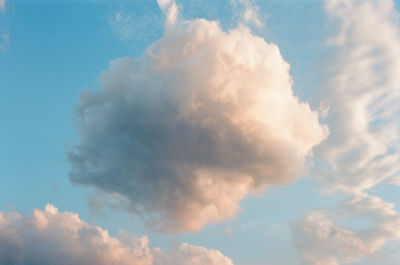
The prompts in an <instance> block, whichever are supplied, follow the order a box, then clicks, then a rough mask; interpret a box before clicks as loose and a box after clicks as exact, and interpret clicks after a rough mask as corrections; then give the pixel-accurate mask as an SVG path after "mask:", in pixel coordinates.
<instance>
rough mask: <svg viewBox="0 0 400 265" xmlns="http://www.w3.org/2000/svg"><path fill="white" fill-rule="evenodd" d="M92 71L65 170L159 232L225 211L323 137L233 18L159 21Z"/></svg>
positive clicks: (195, 225) (298, 166)
mask: <svg viewBox="0 0 400 265" xmlns="http://www.w3.org/2000/svg"><path fill="white" fill-rule="evenodd" d="M172 7H176V5H172ZM172 7H171V8H172ZM169 12H172V11H171V9H170V10H169ZM100 80H101V82H102V87H101V90H100V91H97V92H94V93H93V92H89V91H85V92H83V93H82V95H81V97H80V105H79V107H78V109H77V115H76V127H77V130H78V135H79V140H78V142H77V144H76V145H75V147H74V148H73V150H71V151H70V152H69V160H70V162H71V166H72V168H71V172H70V178H71V180H72V182H74V183H77V184H81V185H89V186H94V187H97V188H99V189H100V190H102V191H104V192H107V193H109V194H114V195H117V196H119V197H120V198H121V200H124V201H126V202H127V204H126V205H125V206H124V207H125V208H128V209H129V210H131V211H134V212H136V213H140V214H142V215H144V216H146V217H147V218H148V220H149V224H151V226H152V227H153V228H155V229H158V230H161V231H163V232H184V231H196V230H199V229H201V228H202V227H203V226H204V225H206V224H208V223H210V222H219V221H223V220H226V219H230V218H234V217H235V216H236V214H237V212H238V210H239V209H240V206H239V201H240V200H242V199H243V198H245V197H246V196H248V195H249V194H253V193H257V192H260V191H263V189H264V188H265V187H266V186H269V185H284V184H288V183H291V182H293V181H295V180H296V179H297V177H298V176H299V175H301V174H303V172H304V171H303V166H304V163H305V161H306V159H307V157H310V156H312V148H313V147H314V146H315V145H317V144H319V143H320V142H321V141H322V140H323V139H324V138H325V137H326V135H327V129H326V128H325V127H324V126H322V125H320V124H319V121H318V113H317V112H315V111H312V110H311V108H310V106H309V105H308V104H307V103H303V102H300V100H299V99H298V98H297V97H296V96H295V95H294V93H293V90H292V79H291V76H290V73H289V64H288V63H287V62H285V60H284V59H283V58H282V56H281V54H280V51H279V48H278V47H277V46H276V45H275V44H270V43H267V42H265V41H264V40H263V39H262V38H260V37H257V36H254V35H252V34H251V33H250V31H249V30H248V29H247V28H245V27H239V28H236V29H233V30H231V31H229V32H224V31H222V30H221V28H220V27H219V25H218V23H217V22H215V21H207V20H204V19H197V20H193V21H184V22H183V21H179V19H178V21H176V22H174V23H172V24H171V23H169V22H168V24H167V26H166V29H165V32H164V36H163V37H162V38H161V39H160V40H158V41H156V42H155V43H153V44H152V45H151V46H150V47H148V49H147V51H146V53H145V54H144V55H143V56H142V57H141V58H139V59H131V58H120V59H117V60H114V61H112V62H111V64H110V67H109V69H108V70H106V71H104V72H103V73H102V74H101V76H100Z"/></svg>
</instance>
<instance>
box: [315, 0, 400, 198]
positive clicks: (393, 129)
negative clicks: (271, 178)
mask: <svg viewBox="0 0 400 265" xmlns="http://www.w3.org/2000/svg"><path fill="white" fill-rule="evenodd" d="M327 3H328V4H327V6H328V7H327V10H328V13H329V14H330V15H331V16H332V17H333V18H334V19H335V21H339V22H341V24H340V25H341V29H340V32H339V34H338V36H339V37H338V38H335V39H336V41H335V42H334V43H336V44H337V45H338V52H337V54H336V57H335V58H334V59H333V60H332V63H331V65H330V71H331V72H330V73H331V77H330V78H329V79H328V80H327V85H326V86H327V87H328V89H329V91H327V92H326V94H327V95H328V96H327V98H325V101H324V102H325V104H327V105H328V106H329V115H328V119H329V123H330V124H329V126H330V128H331V135H330V137H329V138H328V140H327V141H325V142H324V143H323V144H322V145H321V146H320V147H319V151H320V152H319V154H320V155H321V156H322V157H323V159H324V160H325V161H327V162H328V163H329V164H330V165H332V169H331V170H330V172H328V174H329V175H330V178H327V180H328V181H329V182H330V184H333V187H334V188H339V189H341V190H345V191H362V190H365V189H369V188H372V187H374V186H375V185H377V184H379V183H381V182H382V181H391V180H395V179H397V178H398V176H399V175H400V151H399V150H400V149H399V147H400V146H399V144H398V143H399V137H398V130H399V128H398V115H397V114H396V111H398V107H399V104H398V101H399V100H400V89H399V83H400V75H399V74H398V73H399V71H400V35H399V27H398V23H397V13H396V11H395V8H394V3H393V2H392V1H390V0H382V1H381V0H379V1H374V0H369V1H343V0H342V1H338V0H335V1H333V0H331V1H328V2H327ZM360 17H363V18H364V19H360Z"/></svg>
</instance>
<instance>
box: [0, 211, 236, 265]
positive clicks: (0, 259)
mask: <svg viewBox="0 0 400 265" xmlns="http://www.w3.org/2000/svg"><path fill="white" fill-rule="evenodd" d="M0 264H7V265H26V264H30V265H76V264H79V265H161V264H162V265H167V264H171V265H172V264H174V265H233V262H232V260H231V259H229V258H227V257H225V256H224V255H222V254H221V253H220V252H219V251H217V250H212V249H206V248H203V247H198V246H193V245H189V244H187V243H183V244H181V245H180V246H179V247H178V248H177V249H175V250H172V251H171V252H164V251H162V250H160V249H159V248H149V245H148V239H147V237H146V236H142V237H136V236H130V237H127V236H126V237H125V238H124V240H120V239H118V238H115V237H111V236H110V235H109V234H108V232H107V230H104V229H102V228H100V227H98V226H92V225H90V224H88V223H86V222H84V221H82V220H80V219H79V216H78V214H74V213H70V212H59V211H58V209H57V208H56V207H54V206H53V205H50V204H48V205H47V206H46V208H45V210H44V211H41V210H35V211H34V214H33V217H24V216H21V215H20V214H18V213H3V212H0Z"/></svg>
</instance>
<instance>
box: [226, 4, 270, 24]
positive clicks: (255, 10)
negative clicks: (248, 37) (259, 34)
mask: <svg viewBox="0 0 400 265" xmlns="http://www.w3.org/2000/svg"><path fill="white" fill-rule="evenodd" d="M231 4H232V6H233V8H234V9H237V10H238V12H239V16H240V19H241V22H243V23H244V24H246V25H251V26H255V27H257V28H261V27H262V26H263V25H264V23H263V22H262V19H261V18H260V14H259V7H258V6H257V5H254V4H253V3H251V2H250V1H249V0H231Z"/></svg>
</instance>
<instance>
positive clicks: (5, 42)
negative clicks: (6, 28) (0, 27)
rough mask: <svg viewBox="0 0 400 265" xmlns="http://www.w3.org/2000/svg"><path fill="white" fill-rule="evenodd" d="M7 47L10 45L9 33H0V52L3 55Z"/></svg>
mask: <svg viewBox="0 0 400 265" xmlns="http://www.w3.org/2000/svg"><path fill="white" fill-rule="evenodd" d="M0 1H1V0H0ZM9 45H10V33H9V32H2V33H0V50H1V51H2V52H4V53H5V52H6V51H7V47H8V46H9Z"/></svg>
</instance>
